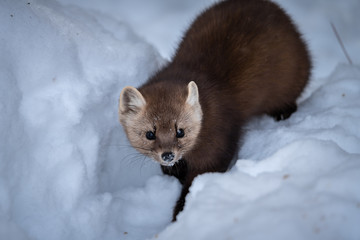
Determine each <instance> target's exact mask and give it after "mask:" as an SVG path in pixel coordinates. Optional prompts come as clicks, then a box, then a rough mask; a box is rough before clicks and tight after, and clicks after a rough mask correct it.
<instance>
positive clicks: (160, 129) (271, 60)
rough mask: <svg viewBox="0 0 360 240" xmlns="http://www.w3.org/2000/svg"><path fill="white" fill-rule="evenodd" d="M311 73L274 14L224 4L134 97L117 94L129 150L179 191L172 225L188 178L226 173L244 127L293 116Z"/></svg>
mask: <svg viewBox="0 0 360 240" xmlns="http://www.w3.org/2000/svg"><path fill="white" fill-rule="evenodd" d="M310 69H311V62H310V58H309V54H308V51H307V48H306V45H305V44H304V42H303V41H302V39H301V36H300V34H299V33H298V31H297V29H296V27H295V26H294V24H293V23H292V22H291V20H290V18H289V17H288V16H287V15H286V13H284V11H283V10H282V9H281V8H279V7H278V6H277V5H276V4H274V3H272V2H270V1H266V0H251V1H248V0H228V1H222V2H220V3H218V4H215V5H214V6H213V7H211V8H209V9H207V10H206V11H204V12H203V13H202V14H201V15H200V16H199V17H198V18H197V19H196V20H195V21H194V22H193V24H192V25H191V27H190V28H189V30H188V31H187V32H186V34H185V36H184V38H183V40H182V42H181V43H180V46H179V48H178V49H177V51H176V54H175V56H174V57H173V59H172V61H171V62H170V63H169V64H168V65H167V66H165V67H164V68H163V69H161V70H160V71H158V72H157V73H156V74H155V75H154V76H152V77H151V78H150V79H149V80H148V81H147V82H146V83H145V84H144V85H143V86H141V87H140V88H139V89H138V90H137V89H135V88H133V87H126V88H124V90H123V91H122V93H121V96H120V107H119V116H120V121H121V123H122V124H123V126H124V129H125V131H126V133H127V136H128V138H129V140H130V142H131V144H132V145H133V146H134V147H135V148H136V149H138V150H139V151H140V152H142V153H144V154H145V155H148V156H150V157H152V158H153V159H154V160H156V161H158V162H160V164H161V165H162V169H163V171H164V173H166V174H169V175H174V176H176V177H177V178H179V180H180V182H181V183H182V184H183V190H182V193H181V196H180V198H179V200H178V202H177V204H176V206H175V209H174V215H173V220H175V219H176V216H177V214H178V213H179V212H180V211H181V210H182V209H183V206H184V203H185V196H186V194H187V193H188V189H189V187H190V185H191V183H192V181H193V179H194V177H196V176H197V175H199V174H202V173H205V172H224V171H226V170H227V169H228V167H229V164H230V161H231V160H232V158H233V157H234V155H235V153H236V150H237V142H238V139H239V137H240V136H241V129H242V126H243V125H244V123H246V122H247V121H248V120H249V119H250V118H251V117H253V116H256V115H259V114H268V115H271V116H273V117H275V118H276V120H282V119H286V118H288V117H289V116H290V115H291V114H292V113H293V112H294V111H296V109H297V105H296V99H297V98H298V97H299V95H300V94H301V92H302V91H303V89H304V87H305V85H306V83H307V81H308V79H309V75H310ZM259 151H261V149H259ZM240 184H241V183H240Z"/></svg>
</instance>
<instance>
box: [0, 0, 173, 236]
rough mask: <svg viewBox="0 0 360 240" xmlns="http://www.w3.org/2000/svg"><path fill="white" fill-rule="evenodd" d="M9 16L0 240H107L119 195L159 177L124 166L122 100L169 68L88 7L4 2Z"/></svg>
mask: <svg viewBox="0 0 360 240" xmlns="http://www.w3.org/2000/svg"><path fill="white" fill-rule="evenodd" d="M0 16H1V17H0V21H1V24H0V36H1V37H0V52H1V55H0V79H1V81H0V99H1V101H0V113H1V114H0V134H1V138H0V239H101V236H103V235H104V234H105V233H106V234H110V233H109V231H108V230H107V229H108V228H110V227H111V226H113V225H114V224H116V222H115V220H114V221H112V222H113V223H112V224H108V221H111V220H109V218H110V212H109V211H110V209H111V206H110V205H111V204H115V203H117V202H119V201H120V200H118V199H116V200H117V201H115V203H114V200H113V199H114V198H113V195H112V193H114V194H115V192H116V191H119V190H121V189H122V186H123V185H127V182H131V181H133V183H132V184H133V186H136V185H142V184H143V183H144V182H145V180H146V179H147V178H148V176H150V175H154V174H156V173H157V171H155V170H154V169H155V168H154V166H153V165H150V164H147V165H145V166H143V167H142V169H147V171H144V170H143V172H144V174H143V175H142V172H140V170H138V169H141V164H142V163H133V162H132V161H131V160H132V159H126V158H124V156H126V155H129V154H131V152H132V153H134V150H132V149H130V147H129V146H127V147H122V146H124V145H127V144H128V143H127V142H126V138H125V136H124V134H123V132H122V131H121V127H120V125H119V122H118V117H117V104H118V103H117V101H118V96H119V93H120V91H121V89H122V88H123V87H124V86H125V85H130V84H131V85H139V84H140V83H141V82H143V81H144V80H145V79H146V78H147V77H148V75H149V74H151V72H153V71H155V70H156V69H157V68H158V67H159V66H160V64H161V63H162V62H163V60H162V58H161V57H160V56H159V54H158V53H157V52H156V51H155V50H154V49H153V47H151V46H150V45H148V44H147V43H145V42H144V41H143V40H141V39H139V38H138V37H137V36H136V35H135V34H134V33H133V32H132V31H131V30H130V29H129V28H128V27H127V26H126V25H124V24H122V23H121V22H116V21H114V20H113V19H111V18H108V17H105V16H103V15H101V14H98V13H93V12H89V11H88V12H85V11H83V10H81V9H80V8H76V7H69V6H67V7H63V6H62V5H60V4H58V3H56V2H53V1H29V2H25V1H10V0H5V1H1V2H0ZM129 149H130V150H129ZM155 167H156V169H158V166H155ZM125 173H126V174H125ZM165 179H166V178H165ZM125 180H126V181H125ZM172 181H173V180H168V181H166V180H164V182H168V183H169V184H171V182H172ZM175 189H177V188H175ZM158 191H159V190H158ZM166 191H169V190H166ZM155 192H156V191H155ZM157 193H159V192H157ZM170 195H171V194H170ZM160 203H161V201H160ZM120 214H121V213H119V215H120ZM167 216H168V219H170V217H171V213H170V211H169V214H168V215H167ZM168 219H167V222H168ZM108 239H111V238H110V236H108ZM113 239H116V237H113Z"/></svg>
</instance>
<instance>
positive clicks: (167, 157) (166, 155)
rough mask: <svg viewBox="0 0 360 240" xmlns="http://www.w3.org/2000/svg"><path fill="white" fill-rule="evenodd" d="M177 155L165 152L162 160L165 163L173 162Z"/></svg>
mask: <svg viewBox="0 0 360 240" xmlns="http://www.w3.org/2000/svg"><path fill="white" fill-rule="evenodd" d="M174 157H175V155H174V154H173V153H172V152H164V153H163V154H161V158H162V160H164V161H165V162H171V161H172V160H173V159H174Z"/></svg>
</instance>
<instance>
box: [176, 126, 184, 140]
mask: <svg viewBox="0 0 360 240" xmlns="http://www.w3.org/2000/svg"><path fill="white" fill-rule="evenodd" d="M184 136H185V132H184V129H182V128H180V129H178V130H177V131H176V137H177V138H182V137H184Z"/></svg>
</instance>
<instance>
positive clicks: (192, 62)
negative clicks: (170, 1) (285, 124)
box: [152, 0, 311, 119]
mask: <svg viewBox="0 0 360 240" xmlns="http://www.w3.org/2000/svg"><path fill="white" fill-rule="evenodd" d="M310 68H311V63H310V59H309V55H308V51H307V48H306V46H305V44H304V42H303V40H302V39H301V36H300V34H299V32H298V31H297V29H296V27H295V26H294V24H293V23H292V21H291V19H290V18H289V17H288V16H287V14H286V13H285V12H284V11H283V10H282V9H281V8H279V7H278V6H277V5H276V4H274V3H272V2H270V1H264V0H251V1H249V0H229V1H222V2H220V3H219V4H217V5H215V6H214V7H211V8H209V9H208V10H206V11H204V12H203V13H202V14H201V15H200V16H199V17H198V18H197V19H196V20H195V21H194V23H193V24H192V25H191V27H190V28H189V30H188V31H187V32H186V34H185V36H184V37H183V40H182V41H181V43H180V46H179V48H178V49H177V51H176V54H175V56H174V57H173V60H172V62H171V63H170V65H169V66H168V67H167V68H166V69H165V70H164V71H163V72H161V74H159V75H155V77H154V78H153V79H152V81H163V80H164V78H163V77H162V76H161V75H163V76H165V79H166V80H165V81H169V80H170V79H171V80H172V81H178V82H182V83H183V84H187V83H188V82H189V81H190V80H193V81H195V82H196V84H197V85H198V87H199V91H200V92H203V93H205V94H209V95H212V94H214V93H213V91H215V92H218V91H219V92H220V94H216V95H217V97H216V98H217V99H216V100H217V101H219V100H220V99H218V98H219V97H221V96H224V97H225V98H226V99H229V98H231V102H232V104H231V105H234V106H236V107H237V109H238V110H239V111H237V112H238V113H240V112H241V114H242V118H246V119H247V118H248V117H249V116H252V115H254V114H261V113H268V114H273V113H274V111H278V110H279V108H280V109H281V108H284V107H286V106H291V105H292V104H293V103H294V102H295V100H296V98H297V97H298V96H299V95H300V94H301V92H302V90H303V88H304V86H305V85H306V83H307V81H308V79H309V75H310ZM168 71H170V72H168ZM193 74H194V76H192V75H193ZM184 75H188V77H184ZM199 76H202V77H199ZM208 91H209V93H208ZM204 97H205V96H204V94H201V93H200V99H202V98H204ZM226 99H225V102H228V101H227V100H226ZM206 101H208V100H206ZM206 101H205V102H206ZM201 102H204V101H201Z"/></svg>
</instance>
